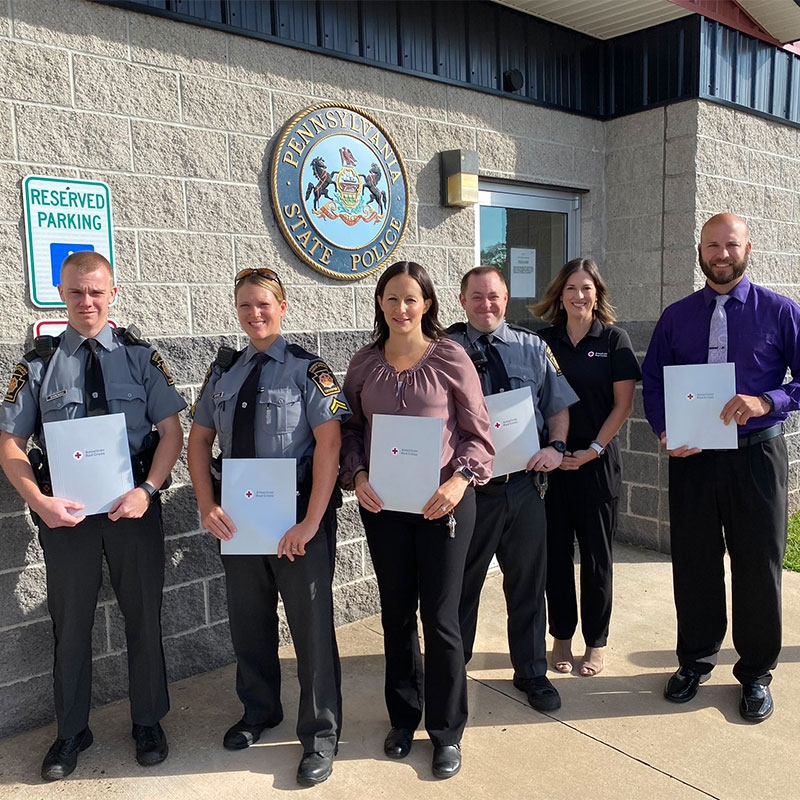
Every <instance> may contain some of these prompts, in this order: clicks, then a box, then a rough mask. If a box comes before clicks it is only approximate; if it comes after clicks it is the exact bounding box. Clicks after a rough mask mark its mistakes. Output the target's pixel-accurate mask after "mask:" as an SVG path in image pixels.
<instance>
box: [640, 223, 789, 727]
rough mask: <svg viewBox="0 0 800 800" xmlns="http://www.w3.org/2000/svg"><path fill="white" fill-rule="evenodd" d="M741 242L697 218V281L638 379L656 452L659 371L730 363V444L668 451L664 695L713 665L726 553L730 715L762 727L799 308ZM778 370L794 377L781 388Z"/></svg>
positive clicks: (773, 643)
mask: <svg viewBox="0 0 800 800" xmlns="http://www.w3.org/2000/svg"><path fill="white" fill-rule="evenodd" d="M751 249H752V244H751V242H750V232H749V229H748V226H747V223H746V222H745V221H744V220H743V219H742V218H741V217H738V216H736V215H734V214H717V215H716V216H713V217H711V219H709V220H708V221H707V222H706V223H705V225H703V228H702V231H701V234H700V243H699V245H698V248H697V250H698V256H699V262H700V268H701V269H702V270H703V274H704V275H705V276H706V285H705V286H704V287H703V288H702V289H700V290H699V291H697V292H695V293H694V294H691V295H689V296H688V297H685V298H684V299H683V300H679V301H678V302H677V303H674V304H672V305H671V306H669V307H668V308H667V309H666V310H665V311H664V313H663V314H662V315H661V319H660V320H659V321H658V323H657V325H656V328H655V331H654V332H653V338H652V340H651V341H650V346H649V348H648V351H647V356H646V358H645V360H644V364H643V365H642V374H643V383H642V385H643V397H644V408H645V414H646V416H647V420H648V422H649V423H650V426H651V427H652V429H653V432H654V433H655V434H656V436H658V437H659V438H660V440H661V444H662V445H663V446H664V447H665V448H666V446H667V440H666V432H665V428H666V425H665V412H664V378H663V368H664V367H665V366H669V365H673V364H703V363H718V362H725V361H730V362H733V363H734V364H735V365H736V394H735V395H734V396H733V397H732V398H731V399H730V400H729V401H728V402H727V403H726V404H725V406H724V407H723V409H722V413H721V414H720V417H721V419H722V421H723V422H724V423H725V424H726V425H731V424H735V425H736V426H737V427H738V434H739V436H738V449H736V450H702V451H701V450H699V449H698V448H693V447H687V446H683V447H678V448H675V449H672V450H667V452H668V453H669V455H670V459H669V513H670V540H671V552H672V575H673V588H674V594H675V607H676V611H677V620H678V646H677V655H678V662H679V665H680V666H679V669H678V670H677V672H675V674H674V675H672V676H671V677H670V679H669V680H668V681H667V685H666V687H665V689H664V696H665V697H666V699H667V700H671V701H672V702H675V703H685V702H688V701H689V700H691V699H692V698H693V697H694V696H695V695H696V694H697V690H698V686H699V685H700V684H701V683H703V682H704V681H705V680H707V679H708V677H709V675H710V673H711V670H712V669H713V668H714V666H715V665H716V661H717V654H718V652H719V649H720V647H721V646H722V641H723V639H724V637H725V632H726V628H727V614H726V602H725V568H724V562H723V557H724V555H725V552H726V550H727V552H728V554H729V556H730V565H731V575H732V587H731V588H732V595H733V644H734V647H735V649H736V652H737V654H738V656H739V658H738V661H737V662H736V663H735V664H734V667H733V675H734V677H735V678H736V679H737V680H738V681H739V683H740V684H741V700H740V703H739V712H740V714H741V716H742V717H743V718H744V719H746V720H748V721H750V722H761V721H763V720H765V719H767V718H768V717H769V716H770V715H771V714H772V711H773V700H772V695H771V693H770V688H769V684H770V682H771V680H772V670H773V669H774V668H775V666H776V665H777V663H778V655H779V653H780V649H781V569H782V562H783V556H784V552H785V549H786V524H787V475H788V458H787V451H786V442H785V440H784V437H783V422H784V420H786V418H787V417H788V416H789V413H790V412H792V411H795V410H797V408H798V407H800V308H798V306H797V304H796V303H794V302H792V301H791V300H788V299H787V298H785V297H782V296H781V295H778V294H776V293H775V292H771V291H769V290H768V289H765V288H763V287H761V286H756V285H755V284H753V283H751V282H750V281H749V280H748V278H747V276H746V275H745V270H746V268H747V262H748V258H749V256H750V251H751ZM787 368H788V369H789V370H791V374H792V379H791V380H790V381H789V382H787V383H784V381H785V378H786V371H787Z"/></svg>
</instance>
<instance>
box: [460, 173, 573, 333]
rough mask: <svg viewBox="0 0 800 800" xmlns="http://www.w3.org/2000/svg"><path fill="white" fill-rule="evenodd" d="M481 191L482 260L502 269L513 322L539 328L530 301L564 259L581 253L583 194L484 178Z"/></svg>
mask: <svg viewBox="0 0 800 800" xmlns="http://www.w3.org/2000/svg"><path fill="white" fill-rule="evenodd" d="M478 197H479V205H478V207H477V209H478V210H477V213H478V232H479V233H478V245H477V253H476V259H477V263H478V264H491V265H493V266H495V267H497V268H498V269H499V270H500V271H501V272H502V273H503V277H504V278H505V279H506V283H507V284H508V290H509V300H508V309H507V311H506V319H507V320H508V322H512V323H515V324H517V325H524V326H525V327H527V328H534V329H535V328H540V327H542V322H541V321H540V320H537V319H536V318H535V317H534V316H533V314H531V312H530V310H529V306H530V305H531V304H533V303H534V302H535V301H536V300H538V299H539V298H541V297H542V295H543V294H544V292H545V290H546V288H547V286H548V284H549V283H550V281H551V280H552V279H553V277H554V276H555V274H556V273H557V272H558V270H559V269H561V267H562V265H563V264H564V263H565V262H566V261H569V260H570V259H571V258H577V257H578V256H579V255H580V196H579V195H578V194H576V193H571V192H559V191H554V190H550V189H539V188H536V187H532V186H530V187H526V186H516V185H505V184H500V183H491V182H489V181H481V183H480V186H479V193H478Z"/></svg>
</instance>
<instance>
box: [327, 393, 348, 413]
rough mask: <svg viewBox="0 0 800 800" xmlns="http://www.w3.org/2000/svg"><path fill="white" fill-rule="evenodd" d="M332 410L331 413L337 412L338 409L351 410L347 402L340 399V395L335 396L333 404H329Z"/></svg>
mask: <svg viewBox="0 0 800 800" xmlns="http://www.w3.org/2000/svg"><path fill="white" fill-rule="evenodd" d="M329 408H330V410H331V414H335V413H336V412H337V411H349V410H350V408H349V407H348V405H347V403H345V402H344V401H342V400H340V399H339V398H338V397H334V398H333V400H331V404H330V406H329Z"/></svg>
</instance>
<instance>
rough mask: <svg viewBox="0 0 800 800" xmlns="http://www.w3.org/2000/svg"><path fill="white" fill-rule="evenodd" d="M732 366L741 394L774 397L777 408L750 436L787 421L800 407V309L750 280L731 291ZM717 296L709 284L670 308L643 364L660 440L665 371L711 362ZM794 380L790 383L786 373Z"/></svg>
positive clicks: (750, 427) (754, 422)
mask: <svg viewBox="0 0 800 800" xmlns="http://www.w3.org/2000/svg"><path fill="white" fill-rule="evenodd" d="M729 294H730V297H731V299H730V300H729V301H728V302H727V303H726V304H725V313H726V315H727V318H728V361H732V362H733V363H734V364H736V393H737V394H747V395H754V396H756V397H758V396H759V395H762V394H768V395H769V396H770V397H771V398H772V401H773V403H774V404H775V408H774V410H773V411H771V412H769V413H768V414H767V415H766V416H763V417H754V418H753V419H750V420H749V421H748V422H747V424H746V425H743V426H742V427H741V428H740V433H742V434H747V433H752V432H753V431H757V430H761V429H762V428H768V427H770V426H772V425H775V424H776V423H778V422H782V421H783V420H785V419H786V418H787V417H788V416H789V413H790V412H792V411H796V410H797V409H798V408H800V306H798V305H797V303H795V302H793V301H792V300H789V299H788V298H787V297H783V296H782V295H779V294H776V293H775V292H772V291H770V290H769V289H765V288H764V287H763V286H756V284H754V283H750V281H749V280H748V279H747V276H746V275H745V276H744V277H743V278H742V280H741V281H739V283H738V284H737V285H736V286H734V287H733V289H731V291H730V292H729ZM716 295H717V292H715V291H714V290H713V289H712V288H711V287H710V286H708V284H706V285H705V286H704V287H703V288H702V289H700V290H699V291H697V292H694V294H690V295H689V296H688V297H684V298H683V300H679V301H678V302H677V303H673V304H672V305H671V306H669V307H668V308H667V309H666V310H665V311H664V313H663V314H662V315H661V319H659V321H658V323H657V325H656V328H655V330H654V331H653V338H652V339H651V340H650V346H649V347H648V349H647V355H646V356H645V359H644V363H643V364H642V395H643V400H644V411H645V415H646V417H647V421H648V422H649V423H650V427H651V428H652V429H653V432H654V433H655V434H656V436H660V435H661V433H663V431H664V430H665V428H666V422H665V413H664V370H663V368H664V367H665V366H672V365H673V364H705V363H706V362H707V361H708V329H709V326H710V324H711V313H712V311H713V309H714V298H715V297H716ZM787 369H788V370H790V372H791V375H792V378H791V380H790V381H789V382H788V383H784V380H785V379H786V370H787Z"/></svg>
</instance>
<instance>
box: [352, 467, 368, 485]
mask: <svg viewBox="0 0 800 800" xmlns="http://www.w3.org/2000/svg"><path fill="white" fill-rule="evenodd" d="M359 472H366V473H367V474H369V470H368V469H367V468H366V467H359V468H358V469H357V470H356V471H355V472H354V473H353V483H355V480H356V475H358V473H359Z"/></svg>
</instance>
